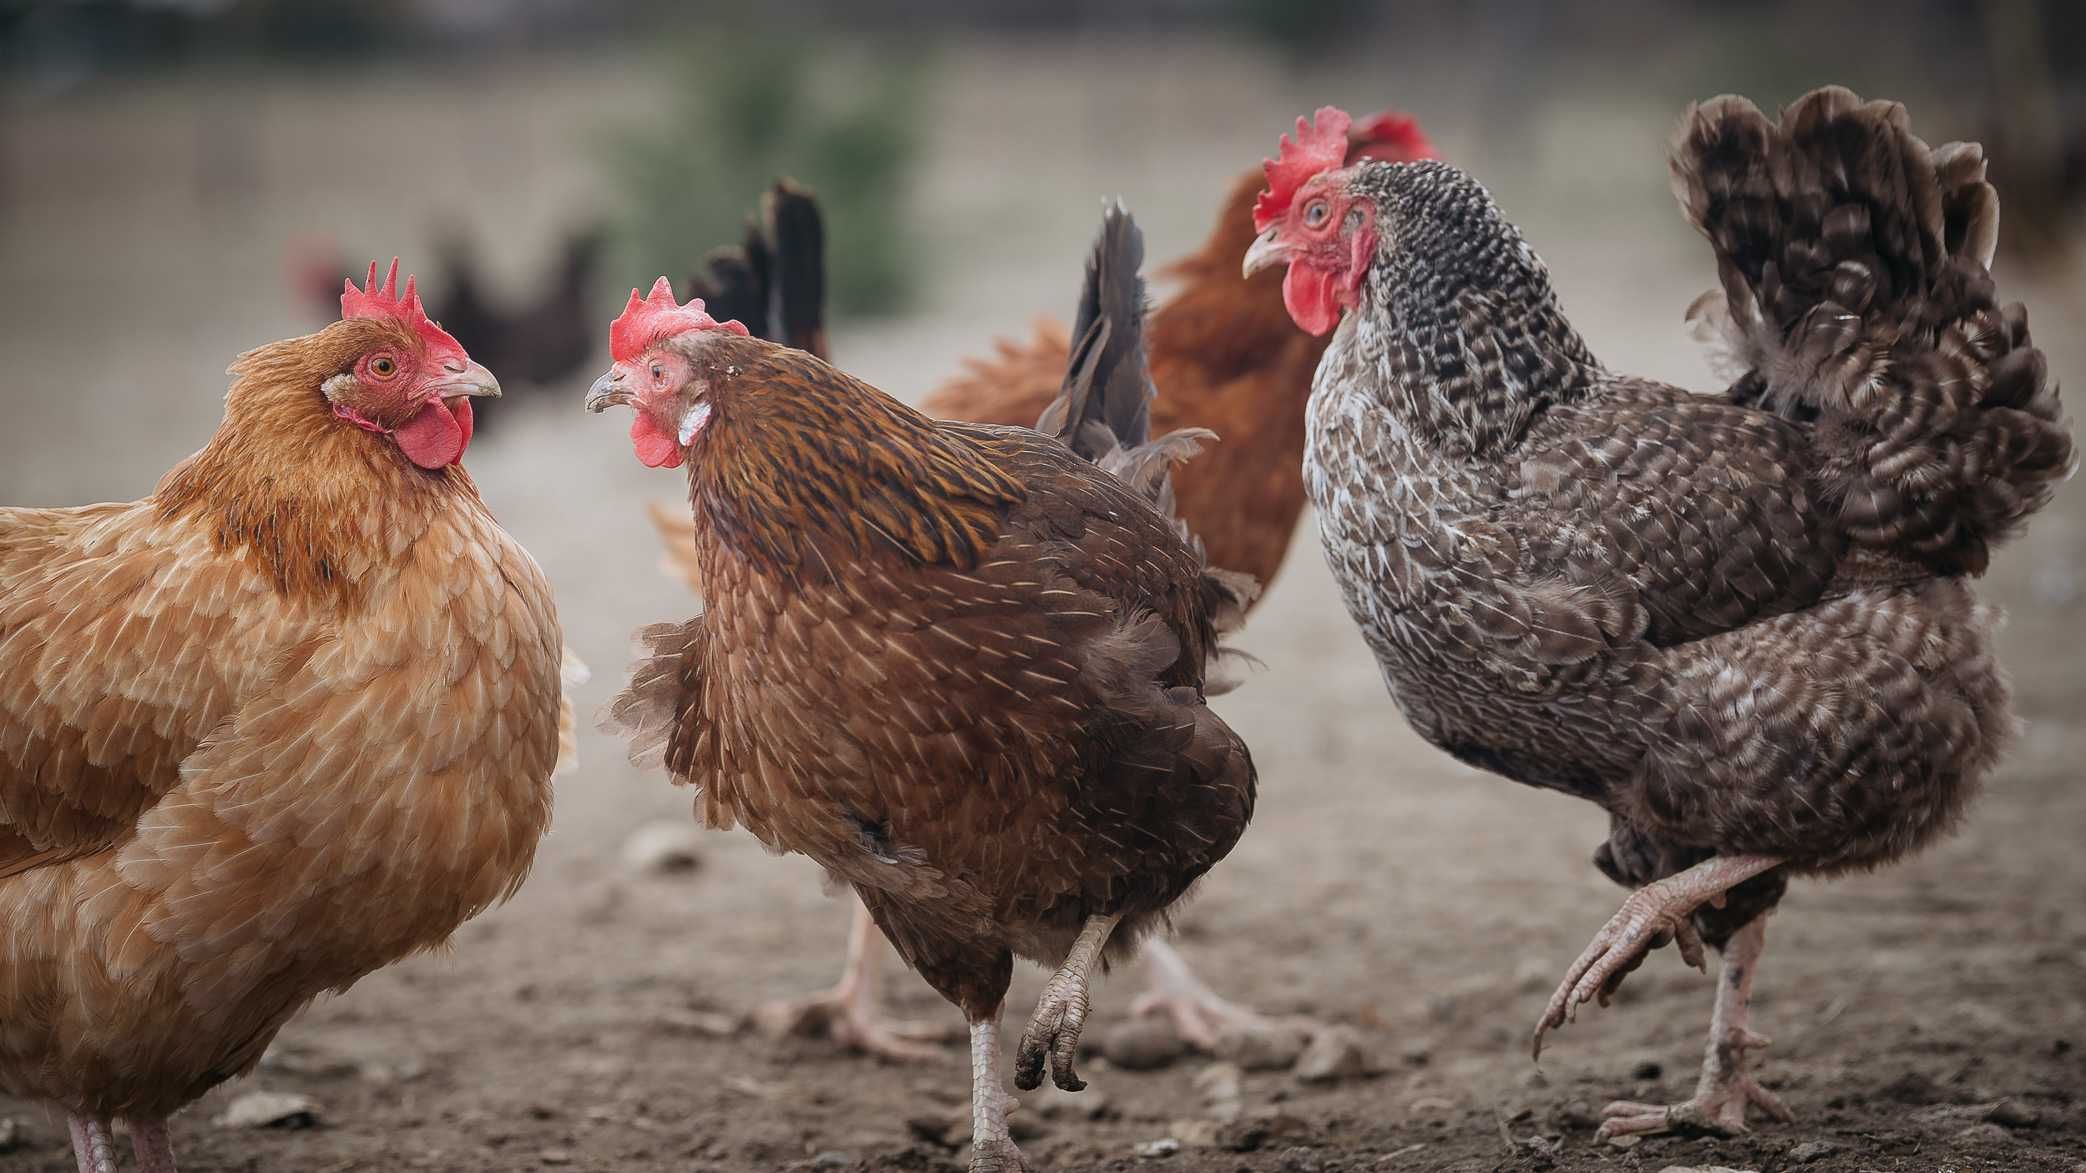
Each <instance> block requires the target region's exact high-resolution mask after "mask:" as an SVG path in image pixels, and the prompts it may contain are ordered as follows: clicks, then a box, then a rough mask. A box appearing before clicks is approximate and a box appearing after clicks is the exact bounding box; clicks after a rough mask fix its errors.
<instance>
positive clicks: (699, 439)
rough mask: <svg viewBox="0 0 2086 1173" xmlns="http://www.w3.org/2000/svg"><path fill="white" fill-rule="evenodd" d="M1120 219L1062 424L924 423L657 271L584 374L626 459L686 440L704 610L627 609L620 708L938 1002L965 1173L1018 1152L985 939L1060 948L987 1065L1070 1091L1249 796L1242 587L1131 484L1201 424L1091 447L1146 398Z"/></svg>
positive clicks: (1120, 428) (1149, 490)
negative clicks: (956, 1087) (834, 882)
mask: <svg viewBox="0 0 2086 1173" xmlns="http://www.w3.org/2000/svg"><path fill="white" fill-rule="evenodd" d="M1140 247H1141V246H1140V245H1138V243H1137V240H1136V234H1135V229H1134V227H1133V226H1132V225H1130V223H1129V221H1128V219H1127V217H1123V216H1121V215H1120V214H1119V213H1118V214H1116V215H1114V216H1112V217H1111V218H1110V222H1109V223H1108V225H1107V226H1106V227H1105V228H1104V231H1103V235H1102V239H1101V243H1100V244H1099V245H1098V246H1097V253H1096V262H1095V265H1094V266H1093V267H1092V268H1091V269H1090V270H1089V285H1088V288H1089V297H1088V299H1087V301H1086V305H1087V306H1088V307H1089V309H1088V312H1087V313H1085V314H1083V320H1082V322H1081V326H1082V335H1081V337H1082V345H1081V346H1080V347H1079V348H1078V349H1077V350H1076V351H1075V361H1074V366H1073V367H1072V368H1071V370H1070V371H1069V373H1068V374H1067V376H1066V402H1065V407H1064V409H1063V410H1062V411H1061V413H1060V414H1059V417H1058V418H1059V419H1060V420H1061V421H1062V426H1061V427H1060V428H1059V429H1058V432H1057V436H1058V438H1052V437H1050V436H1043V435H1039V434H1037V433H1036V432H1033V431H1030V430H1028V429H1025V428H1017V427H1003V426H996V425H988V424H968V423H942V422H937V421H935V420H932V419H930V418H928V417H927V416H924V415H921V414H920V413H918V412H916V411H914V410H912V409H911V408H908V407H906V406H904V405H903V404H901V403H899V402H898V401H897V400H895V399H892V398H890V397H888V396H886V395H884V394H882V393H881V392H878V391H876V390H875V389H873V388H871V387H869V386H867V385H865V384H863V383H860V382H858V381H856V380H854V379H851V378H849V377H848V376H846V375H844V374H842V373H840V372H838V371H836V370H834V369H833V368H831V367H829V366H827V365H825V364H824V363H822V362H820V361H819V360H817V359H816V358H813V357H812V356H810V355H807V354H804V353H803V352H801V351H796V350H791V349H786V348H784V347H781V346H778V345H776V344H774V343H771V342H767V341H764V340H761V339H756V338H751V337H748V336H746V334H745V332H744V330H743V329H741V328H738V327H737V326H736V324H735V323H726V324H724V325H722V326H720V325H719V324H718V323H716V322H715V321H713V320H711V319H710V318H709V317H708V315H706V314H704V313H702V312H701V307H700V305H698V304H694V303H691V305H690V306H688V307H681V306H676V305H675V304H674V302H673V297H672V291H671V289H669V288H668V286H667V283H666V280H665V279H664V278H661V279H660V281H659V284H658V285H657V286H655V287H654V289H653V292H652V295H651V297H650V298H647V299H644V300H640V299H639V298H638V297H637V294H636V293H635V291H633V292H632V295H631V304H630V308H629V309H628V310H627V311H626V313H625V314H624V316H623V317H622V318H620V319H618V320H617V322H616V325H615V328H614V331H613V341H614V346H613V351H614V354H615V357H616V359H617V362H616V365H615V367H614V368H613V369H612V370H611V372H610V373H609V374H607V375H605V376H603V377H602V379H601V381H600V382H598V383H596V384H595V389H594V393H593V395H592V396H591V397H590V400H589V407H590V408H593V409H595V410H601V409H604V408H606V407H608V406H610V405H614V404H628V405H630V406H632V407H634V408H635V409H636V411H635V418H634V420H633V422H632V425H631V440H632V444H633V447H634V448H635V450H636V452H637V456H638V458H639V460H641V461H642V462H643V463H645V464H647V465H651V466H653V467H673V466H676V465H679V464H681V463H682V462H683V461H684V460H685V461H686V462H687V466H688V474H687V475H688V483H689V496H690V503H691V506H692V512H693V515H694V517H695V521H696V530H695V538H694V542H695V557H696V564H697V568H698V571H699V573H700V575H701V581H702V583H703V597H704V601H705V603H706V606H707V609H706V611H705V612H704V614H703V615H702V616H701V617H700V618H698V619H695V620H692V621H690V622H688V623H685V624H671V625H666V626H663V627H660V628H655V629H652V630H650V631H649V632H648V633H647V638H648V640H649V642H650V644H651V646H652V648H653V650H654V654H653V657H652V658H651V659H650V660H648V661H646V662H645V663H643V664H641V665H640V667H639V669H638V672H637V674H636V676H635V678H634V679H633V681H632V685H631V688H630V690H629V691H628V692H626V693H625V694H624V695H623V696H622V697H621V698H619V699H618V701H617V703H616V706H615V712H616V714H617V716H618V718H619V719H620V720H621V721H622V722H623V724H624V725H625V727H626V728H627V729H628V730H630V732H631V734H632V736H633V739H634V743H635V744H636V745H637V746H638V747H639V748H640V749H641V750H650V749H663V750H664V758H665V763H666V765H667V767H668V769H669V770H670V771H671V772H672V773H673V775H674V776H675V777H676V778H677V779H679V780H682V781H687V782H691V783H694V784H695V785H697V786H700V787H701V788H702V796H701V798H700V799H699V803H698V807H699V812H700V815H701V817H702V819H703V821H704V822H705V823H707V824H709V825H711V826H716V827H729V826H733V825H741V824H743V825H744V826H745V827H746V828H747V829H748V830H750V831H751V832H753V833H754V834H755V835H756V836H758V837H759V838H760V839H761V840H762V842H764V843H766V844H767V845H768V846H769V847H771V848H773V849H775V850H778V851H794V852H801V853H803V854H805V855H808V856H810V857H812V858H813V859H815V860H817V861H818V862H819V863H820V864H821V865H823V866H824V867H825V868H826V870H827V871H828V873H829V874H831V875H832V876H834V877H835V878H836V879H838V880H839V881H841V882H844V883H847V884H848V885H850V886H851V887H853V889H854V890H855V892H856V893H857V894H858V895H859V896H860V897H861V898H862V901H863V903H864V904H865V905H866V906H867V907H868V909H869V912H870V914H871V915H872V916H873V917H874V918H875V921H876V924H877V926H878V927H879V928H881V929H882V930H883V932H884V933H885V935H886V936H887V937H889V938H890V940H891V941H892V943H893V944H894V945H896V946H897V948H898V951H899V953H900V954H901V955H902V956H903V957H904V958H905V959H906V961H907V962H908V963H909V964H911V965H912V966H913V967H914V968H916V969H917V970H919V971H920V973H921V974H922V975H923V976H924V977H925V978H926V979H927V981H928V982H929V983H930V984H931V985H933V986H934V987H935V989H936V990H938V991H940V992H941V993H942V995H943V996H944V997H946V998H947V999H948V1000H949V1001H950V1002H952V1003H954V1004H955V1005H957V1006H958V1007H959V1008H961V1009H962V1010H963V1012H964V1015H965V1017H966V1019H967V1020H968V1021H969V1023H970V1029H971V1036H972V1056H973V1085H972V1112H973V1140H974V1150H973V1157H972V1161H971V1168H972V1169H973V1170H974V1171H979V1173H983V1171H1000V1170H1013V1169H1020V1168H1022V1167H1023V1165H1022V1164H1021V1158H1020V1154H1019V1153H1018V1152H1017V1151H1016V1149H1015V1147H1014V1143H1013V1141H1012V1139H1011V1137H1010V1136H1009V1135H1008V1133H1007V1128H1006V1111H1007V1108H1008V1107H1009V1103H1008V1101H1007V1098H1006V1096H1005V1093H1004V1092H1003V1091H1002V1090H1001V1087H1000V1083H999V1080H1000V1076H999V1071H998V1066H999V1046H998V1041H997V1031H998V1022H999V1016H1000V1005H1001V1002H1002V1000H1003V999H1004V997H1005V994H1006V990H1007V984H1008V981H1009V978H1010V975H1011V971H1012V965H1013V959H1014V957H1015V956H1017V955H1019V956H1023V957H1028V958H1032V959H1035V960H1039V961H1042V962H1044V963H1045V964H1049V965H1055V966H1059V969H1058V971H1057V973H1056V975H1055V976H1054V977H1053V978H1052V979H1051V981H1050V983H1049V985H1048V986H1047V987H1046V990H1045V994H1044V996H1043V999H1042V1000H1041V1002H1040V1003H1039V1004H1038V1006H1037V1008H1036V1012H1035V1014H1034V1016H1033V1017H1032V1018H1031V1019H1030V1023H1029V1028H1028V1030H1027V1031H1026V1032H1025V1033H1024V1035H1023V1038H1022V1042H1021V1046H1020V1048H1019V1053H1018V1056H1017V1061H1016V1083H1017V1084H1018V1085H1020V1086H1022V1087H1034V1086H1036V1085H1037V1083H1038V1082H1039V1081H1040V1079H1041V1076H1042V1072H1043V1068H1044V1066H1045V1064H1046V1061H1047V1063H1048V1066H1049V1068H1050V1071H1051V1075H1052V1077H1053V1079H1054V1080H1055V1081H1056V1082H1057V1084H1058V1085H1059V1086H1060V1087H1064V1088H1067V1089H1072V1090H1076V1089H1077V1088H1079V1087H1081V1086H1083V1085H1082V1084H1081V1083H1080V1081H1079V1079H1078V1078H1077V1076H1076V1075H1075V1074H1074V1071H1073V1066H1072V1059H1073V1055H1074V1051H1075V1048H1076V1046H1077V1042H1078V1037H1079V1032H1080V1028H1081V1025H1082V1024H1083V1020H1084V1018H1085V1014H1086V1009H1087V982H1088V975H1089V973H1090V972H1091V970H1092V969H1093V967H1094V966H1095V965H1096V964H1098V963H1099V961H1100V959H1101V958H1102V956H1103V955H1104V953H1107V954H1111V955H1112V954H1116V953H1120V952H1123V951H1126V950H1128V949H1129V948H1131V947H1133V945H1134V942H1135V941H1136V940H1137V939H1138V938H1139V937H1140V936H1142V935H1143V934H1144V933H1145V932H1147V931H1149V930H1150V929H1152V928H1154V927H1156V925H1157V924H1158V922H1159V918H1160V917H1162V916H1163V915H1164V913H1165V911H1166V909H1167V908H1168V907H1169V906H1170V905H1172V904H1173V903H1174V902H1175V901H1176V900H1178V899H1179V898H1180V897H1181V896H1182V895H1183V894H1184V893H1185V892H1186V890H1187V888H1188V886H1189V885H1190V884H1192V883H1193V882H1194V881H1195V879H1196V878H1197V877H1199V876H1200V875H1201V874H1202V873H1203V872H1204V871H1206V870H1207V869H1208V868H1209V867H1210V866H1211V865H1213V864H1214V863H1216V862H1217V861H1218V860H1219V859H1221V858H1222V857H1223V856H1224V854H1225V853H1226V852H1227V851H1229V850H1230V847H1231V845H1232V843H1233V842H1234V841H1236V839H1237V838H1238V835H1239V834H1240V832H1241V831H1243V830H1244V827H1245V824H1246V820H1247V818H1248V817H1249V815H1250V814H1251V810H1252V805H1253V789H1254V776H1253V767H1252V762H1251V760H1250V758H1249V757H1248V756H1247V753H1246V748H1245V746H1244V745H1243V744H1242V743H1241V742H1240V741H1239V740H1238V738H1237V737H1236V736H1235V735H1234V734H1233V733H1232V732H1231V731H1230V730H1229V729H1228V728H1226V727H1225V725H1224V724H1223V722H1222V721H1220V720H1219V719H1218V718H1217V717H1216V715H1215V714H1214V713H1212V712H1211V711H1210V710H1209V708H1208V707H1207V706H1206V705H1205V704H1204V701H1203V691H1202V689H1203V682H1204V679H1205V674H1206V672H1207V670H1208V666H1209V663H1210V660H1211V658H1212V657H1213V656H1214V655H1215V653H1216V651H1217V644H1216V639H1217V633H1218V627H1219V624H1220V622H1226V621H1229V620H1234V619H1236V618H1237V616H1238V615H1239V613H1240V611H1241V605H1242V602H1243V594H1244V593H1245V592H1244V591H1242V589H1241V588H1240V586H1239V585H1238V584H1237V583H1236V582H1235V581H1234V580H1233V579H1232V578H1230V577H1227V576H1223V575H1220V574H1217V573H1214V572H1212V571H1209V570H1208V569H1206V567H1205V565H1204V562H1203V557H1202V553H1201V551H1200V549H1199V548H1198V547H1197V546H1196V545H1195V544H1194V542H1193V540H1192V539H1189V538H1186V537H1184V536H1183V533H1182V532H1181V531H1180V530H1178V529H1177V528H1176V525H1175V523H1174V522H1172V521H1171V520H1170V519H1169V518H1168V517H1167V516H1166V515H1165V514H1164V513H1162V512H1161V511H1160V509H1159V508H1158V507H1157V503H1159V502H1161V501H1163V499H1164V492H1165V465H1166V463H1167V462H1168V460H1169V459H1172V458H1175V457H1178V456H1180V455H1182V454H1183V453H1184V451H1192V450H1193V447H1194V443H1195V440H1196V439H1197V437H1195V436H1193V435H1183V434H1175V435H1173V436H1169V437H1164V438H1161V439H1159V440H1157V441H1154V442H1153V443H1152V444H1150V445H1143V446H1139V447H1136V448H1132V449H1129V450H1127V451H1125V450H1120V449H1118V448H1117V446H1116V441H1117V439H1118V438H1119V437H1122V436H1124V435H1125V434H1128V435H1130V436H1132V437H1133V438H1137V439H1141V438H1142V436H1141V433H1142V431H1143V429H1144V427H1145V420H1146V410H1147V407H1146V405H1147V403H1148V401H1149V396H1150V384H1149V382H1148V379H1147V377H1146V375H1145V373H1144V370H1143V353H1142V347H1141V329H1140V327H1141V319H1142V314H1143V306H1142V299H1141V284H1140V283H1139V282H1138V280H1137V278H1136V273H1135V263H1136V258H1137V255H1138V251H1139V249H1140ZM1088 327H1091V328H1088ZM1060 440H1063V441H1065V442H1060ZM1067 443H1071V444H1074V445H1077V446H1079V447H1080V448H1081V449H1082V450H1083V452H1084V454H1082V453H1081V452H1075V451H1073V449H1072V448H1068V447H1067V446H1066V445H1067ZM1090 457H1091V458H1094V459H1095V460H1097V461H1098V463H1090V462H1089V458H1090Z"/></svg>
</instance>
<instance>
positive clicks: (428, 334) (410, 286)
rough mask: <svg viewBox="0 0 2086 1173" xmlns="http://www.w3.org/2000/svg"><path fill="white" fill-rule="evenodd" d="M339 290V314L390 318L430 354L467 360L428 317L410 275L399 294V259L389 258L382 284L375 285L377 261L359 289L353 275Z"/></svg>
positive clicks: (459, 345) (452, 341)
mask: <svg viewBox="0 0 2086 1173" xmlns="http://www.w3.org/2000/svg"><path fill="white" fill-rule="evenodd" d="M342 284H343V286H344V288H342V289H341V291H340V317H341V320H342V321H347V320H348V319H349V318H389V319H390V320H392V321H394V322H397V323H398V324H399V325H401V326H404V327H405V328H406V329H408V330H411V331H412V332H413V333H414V334H415V335H416V336H418V337H419V339H420V343H421V345H422V346H423V347H425V348H426V350H427V353H428V354H429V355H430V356H439V357H442V358H461V359H466V360H468V359H469V358H470V355H468V354H465V353H464V348H463V344H462V343H459V342H458V341H457V340H456V339H455V338H453V337H451V336H450V334H449V332H448V331H447V330H444V329H442V328H441V327H440V326H437V325H435V324H434V323H433V322H431V321H429V320H428V318H427V310H426V309H424V308H423V307H422V306H421V304H420V294H419V291H418V290H417V289H416V288H415V287H414V279H413V277H412V275H411V274H408V275H407V276H406V295H405V296H404V297H400V296H398V258H397V257H393V258H391V270H390V272H388V273H386V274H385V276H384V284H383V285H382V286H381V287H380V286H378V285H377V263H376V262H375V261H371V262H370V263H369V276H368V277H365V278H363V281H362V286H363V287H362V288H360V289H357V288H355V281H354V278H352V277H351V278H349V279H348V280H346V281H344V282H343V283H342Z"/></svg>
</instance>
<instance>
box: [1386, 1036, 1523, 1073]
mask: <svg viewBox="0 0 2086 1173" xmlns="http://www.w3.org/2000/svg"><path fill="white" fill-rule="evenodd" d="M1432 1058H1434V1044H1433V1043H1431V1042H1429V1041H1428V1040H1426V1039H1408V1040H1406V1043H1405V1045H1404V1046H1402V1047H1399V1048H1398V1061H1399V1062H1401V1063H1403V1064H1405V1065H1406V1066H1407V1067H1425V1066H1426V1065H1427V1062H1428V1060H1430V1059H1432ZM1536 1074H1538V1075H1541V1074H1542V1071H1541V1070H1540V1069H1538V1070H1537V1072H1536Z"/></svg>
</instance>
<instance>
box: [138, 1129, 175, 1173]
mask: <svg viewBox="0 0 2086 1173" xmlns="http://www.w3.org/2000/svg"><path fill="white" fill-rule="evenodd" d="M128 1123H129V1124H130V1148H131V1151H132V1152H134V1153H136V1154H137V1156H138V1173H175V1170H174V1142H173V1140H172V1139H171V1138H169V1137H168V1136H167V1122H166V1121H165V1120H163V1119H162V1120H131V1121H128Z"/></svg>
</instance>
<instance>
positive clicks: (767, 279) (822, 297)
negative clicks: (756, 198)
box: [689, 179, 827, 358]
mask: <svg viewBox="0 0 2086 1173" xmlns="http://www.w3.org/2000/svg"><path fill="white" fill-rule="evenodd" d="M689 284H690V286H691V287H692V288H693V289H694V295H695V296H696V297H700V298H702V299H703V306H704V308H705V309H707V310H708V311H709V313H710V316H711V317H713V318H716V319H717V320H719V321H724V320H726V319H730V320H734V321H737V322H738V323H739V324H740V325H743V326H745V327H746V329H747V331H748V332H750V333H751V334H752V335H753V336H754V337H756V338H765V339H767V340H768V341H770V342H780V343H782V344H783V345H784V346H794V347H796V348H797V349H799V350H804V351H808V352H810V353H812V354H814V355H817V356H818V357H820V358H826V357H827V354H826V230H825V225H824V223H823V221H822V220H821V218H820V215H819V210H818V201H817V199H816V198H815V197H814V196H813V195H812V194H811V192H810V191H808V190H806V189H805V188H803V187H800V186H798V185H797V184H796V183H795V182H794V181H792V180H788V179H782V180H777V181H776V183H775V186H774V188H772V189H771V190H770V191H769V192H768V194H767V195H766V196H765V197H764V198H763V199H762V201H761V215H760V217H759V218H758V219H757V220H749V221H748V222H747V224H746V241H745V243H743V244H737V245H726V246H725V247H723V248H719V249H716V250H713V251H712V252H711V253H710V254H709V256H707V257H705V258H704V259H703V267H702V271H701V272H699V273H697V274H696V275H695V277H694V278H693V279H692V280H691V281H690V282H689Z"/></svg>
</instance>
